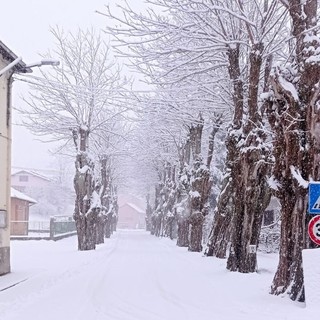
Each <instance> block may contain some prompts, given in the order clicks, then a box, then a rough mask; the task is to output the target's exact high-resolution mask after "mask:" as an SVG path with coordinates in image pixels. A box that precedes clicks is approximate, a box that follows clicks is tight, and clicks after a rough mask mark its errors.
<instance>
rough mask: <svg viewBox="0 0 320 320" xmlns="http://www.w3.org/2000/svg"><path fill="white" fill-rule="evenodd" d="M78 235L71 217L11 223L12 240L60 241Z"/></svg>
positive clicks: (54, 217)
mask: <svg viewBox="0 0 320 320" xmlns="http://www.w3.org/2000/svg"><path fill="white" fill-rule="evenodd" d="M75 234H76V225H75V222H74V220H73V218H72V217H70V216H53V217H51V218H50V221H11V239H12V240H40V239H44V240H60V239H62V238H66V237H70V236H72V235H75Z"/></svg>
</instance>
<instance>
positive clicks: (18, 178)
mask: <svg viewBox="0 0 320 320" xmlns="http://www.w3.org/2000/svg"><path fill="white" fill-rule="evenodd" d="M50 182H51V179H49V178H48V177H45V176H43V175H41V174H38V173H36V172H34V171H29V170H19V171H17V172H14V173H12V175H11V186H12V187H13V188H15V189H16V190H19V191H20V192H25V193H27V194H30V195H32V196H33V195H34V194H36V193H39V191H41V190H44V189H45V188H47V187H48V186H49V184H50Z"/></svg>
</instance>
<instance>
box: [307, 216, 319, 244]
mask: <svg viewBox="0 0 320 320" xmlns="http://www.w3.org/2000/svg"><path fill="white" fill-rule="evenodd" d="M308 233H309V237H310V239H311V240H312V241H313V242H314V243H316V244H318V245H320V215H319V216H315V217H313V218H312V219H311V220H310V222H309V226H308Z"/></svg>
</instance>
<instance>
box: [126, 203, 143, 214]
mask: <svg viewBox="0 0 320 320" xmlns="http://www.w3.org/2000/svg"><path fill="white" fill-rule="evenodd" d="M124 206H129V207H131V208H132V209H134V210H135V211H137V212H139V213H145V211H144V210H142V209H141V208H139V207H137V206H136V205H134V204H133V203H130V202H127V203H125V204H123V205H122V206H120V208H121V207H124Z"/></svg>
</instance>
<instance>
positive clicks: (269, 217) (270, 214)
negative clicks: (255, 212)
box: [263, 210, 274, 226]
mask: <svg viewBox="0 0 320 320" xmlns="http://www.w3.org/2000/svg"><path fill="white" fill-rule="evenodd" d="M273 222H274V211H273V210H266V211H265V212H264V214H263V225H264V226H268V225H270V224H272V223H273Z"/></svg>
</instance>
